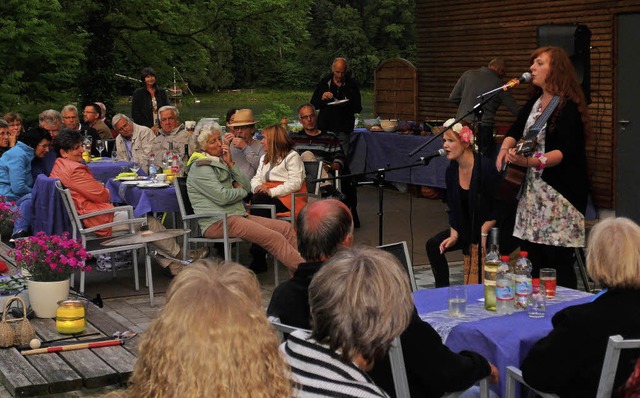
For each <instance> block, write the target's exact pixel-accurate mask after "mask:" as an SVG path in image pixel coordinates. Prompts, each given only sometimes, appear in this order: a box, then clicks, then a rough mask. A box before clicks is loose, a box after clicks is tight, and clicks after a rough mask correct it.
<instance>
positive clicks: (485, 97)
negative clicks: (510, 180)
mask: <svg viewBox="0 0 640 398" xmlns="http://www.w3.org/2000/svg"><path fill="white" fill-rule="evenodd" d="M506 89H508V87H507V88H506ZM506 89H505V86H504V85H502V86H500V87H496V88H495V89H493V90H490V91H488V92H486V93H484V94H481V95H479V96H478V99H479V100H480V102H478V103H477V104H475V105H474V106H473V108H471V109H470V110H468V111H467V112H466V113H465V114H464V115H462V117H460V118H458V119H456V120H455V121H454V122H453V123H451V124H450V125H449V127H446V128H444V129H443V130H442V131H440V132H439V133H438V134H436V135H434V136H433V137H432V138H431V139H430V140H429V141H427V142H425V143H423V144H420V145H419V146H417V147H416V148H415V149H414V150H412V151H411V152H409V154H408V156H413V155H415V154H416V153H417V152H418V151H420V150H421V149H422V148H424V147H425V146H427V145H429V144H430V143H431V142H432V141H433V140H435V139H436V138H438V137H440V136H441V135H442V134H444V133H445V132H446V131H447V130H450V129H451V128H452V127H453V126H455V125H456V123H459V122H460V121H462V120H464V118H466V117H467V116H469V115H470V114H472V113H475V120H477V122H478V140H477V145H478V148H481V145H482V135H481V134H480V128H481V127H482V115H483V114H484V110H483V108H484V106H485V105H486V104H487V103H488V102H489V101H491V100H492V99H493V97H495V96H497V95H498V94H500V92H502V91H506ZM481 159H482V155H480V156H478V188H479V189H478V198H477V200H476V201H475V205H474V207H473V211H472V212H471V239H470V241H471V242H472V244H473V240H474V238H476V239H477V241H478V264H477V267H478V282H480V280H481V279H482V248H481V245H482V236H481V234H482V226H481V225H480V226H478V228H476V227H475V223H476V215H477V213H478V204H479V203H480V202H481V199H482V160H481ZM474 167H475V165H474ZM469 272H471V270H469ZM463 279H464V278H463Z"/></svg>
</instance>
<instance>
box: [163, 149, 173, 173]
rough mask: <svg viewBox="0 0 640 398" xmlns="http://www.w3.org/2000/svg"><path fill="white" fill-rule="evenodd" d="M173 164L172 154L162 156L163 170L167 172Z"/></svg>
mask: <svg viewBox="0 0 640 398" xmlns="http://www.w3.org/2000/svg"><path fill="white" fill-rule="evenodd" d="M170 163H171V153H170V152H169V151H166V152H165V153H163V154H162V170H167V168H168V167H169V165H170Z"/></svg>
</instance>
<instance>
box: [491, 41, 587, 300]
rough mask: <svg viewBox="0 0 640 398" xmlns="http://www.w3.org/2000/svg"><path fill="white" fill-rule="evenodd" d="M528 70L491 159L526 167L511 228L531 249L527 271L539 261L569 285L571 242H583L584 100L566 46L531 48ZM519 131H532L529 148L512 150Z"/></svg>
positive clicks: (571, 278) (572, 280) (576, 244)
mask: <svg viewBox="0 0 640 398" xmlns="http://www.w3.org/2000/svg"><path fill="white" fill-rule="evenodd" d="M531 74H532V77H533V80H532V83H533V86H532V96H531V99H530V100H529V102H528V103H527V105H526V106H524V107H523V108H522V110H521V111H520V114H519V115H518V119H517V120H516V122H515V123H514V125H513V126H512V127H511V129H510V130H509V132H508V133H507V138H505V140H504V142H503V143H502V147H501V149H500V152H499V154H498V157H497V160H496V167H497V168H498V170H502V168H503V167H504V165H505V163H510V164H514V165H517V166H522V167H526V168H527V172H526V177H525V181H524V184H523V187H522V190H521V191H520V198H519V201H518V207H517V211H516V219H515V227H514V229H513V236H515V237H516V238H519V239H521V240H522V244H521V247H522V249H523V250H527V251H528V252H529V259H530V260H531V262H532V263H533V276H534V277H537V276H538V273H539V270H540V268H544V267H550V268H555V269H556V270H557V281H558V284H559V285H562V286H566V287H571V288H575V287H576V286H577V280H576V275H575V273H574V271H573V267H572V261H571V260H572V253H573V248H575V247H582V246H584V241H585V232H584V213H585V211H586V207H587V196H588V189H589V182H588V177H587V162H586V154H585V139H586V137H587V136H588V134H589V131H590V124H589V115H588V111H587V104H586V102H585V99H584V94H583V92H582V89H581V88H580V84H579V82H578V78H577V76H576V73H575V71H574V69H573V66H572V65H571V61H570V60H569V57H568V56H567V54H566V53H565V52H564V50H562V49H560V48H558V47H542V48H539V49H537V50H536V51H534V53H533V54H532V55H531ZM554 107H555V109H554ZM547 108H549V109H547ZM552 109H553V110H552ZM545 110H546V111H547V112H546V114H547V115H548V119H547V121H546V122H545V123H543V124H542V126H539V124H540V123H536V121H538V119H540V120H544V117H545V116H547V115H545ZM550 110H552V111H551V112H549V111H550ZM538 129H539V130H538ZM530 130H531V131H533V130H537V134H535V132H534V133H533V134H528V133H530ZM523 136H524V137H530V136H534V138H537V146H536V148H535V149H534V151H533V154H532V155H530V156H523V155H520V154H518V153H516V149H515V147H516V144H517V142H518V141H519V140H520V139H521V138H523Z"/></svg>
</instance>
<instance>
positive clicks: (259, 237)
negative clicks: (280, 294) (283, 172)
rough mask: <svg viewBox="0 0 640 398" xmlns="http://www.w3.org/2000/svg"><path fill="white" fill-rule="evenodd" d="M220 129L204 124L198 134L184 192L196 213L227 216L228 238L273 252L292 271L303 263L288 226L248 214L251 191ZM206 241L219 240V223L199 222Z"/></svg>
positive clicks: (220, 233)
mask: <svg viewBox="0 0 640 398" xmlns="http://www.w3.org/2000/svg"><path fill="white" fill-rule="evenodd" d="M221 134H222V128H221V127H220V125H218V124H217V123H208V124H205V125H203V126H202V127H201V128H200V130H199V132H198V133H197V143H198V148H199V151H198V152H195V153H194V154H193V155H192V156H191V158H190V159H189V161H188V163H187V168H188V176H187V192H188V194H189V200H190V201H191V206H192V207H193V211H194V213H195V214H206V213H212V212H223V213H227V226H228V229H229V237H230V238H241V239H244V240H247V241H249V242H251V243H255V244H257V245H259V246H261V247H263V248H265V249H266V250H267V251H268V252H269V253H272V254H273V255H274V256H275V257H276V258H277V259H278V260H279V261H280V262H282V263H283V264H284V265H285V266H286V267H287V268H288V269H289V270H290V271H291V272H293V271H294V270H295V269H296V268H297V267H298V264H300V263H301V262H303V260H302V257H300V254H299V253H298V249H297V247H298V246H297V239H296V233H295V231H294V229H293V228H292V227H291V224H290V223H288V222H285V221H280V220H273V219H270V218H262V217H257V216H253V215H249V214H248V213H247V210H246V209H245V207H244V204H243V201H242V199H244V198H245V197H246V196H247V195H248V194H249V192H250V190H251V184H250V182H249V180H248V179H247V177H246V176H245V175H244V174H243V173H242V172H241V171H240V170H239V169H238V167H237V166H236V165H235V163H234V162H233V159H232V157H231V151H230V150H229V145H228V144H223V143H222V135H221ZM199 224H200V229H201V230H202V231H203V235H204V236H205V237H206V238H222V237H223V225H222V220H221V219H220V218H217V217H210V218H206V219H200V220H199Z"/></svg>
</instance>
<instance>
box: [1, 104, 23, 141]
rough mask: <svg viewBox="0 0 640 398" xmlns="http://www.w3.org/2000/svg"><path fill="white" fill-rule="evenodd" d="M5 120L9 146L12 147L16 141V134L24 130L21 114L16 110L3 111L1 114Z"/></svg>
mask: <svg viewBox="0 0 640 398" xmlns="http://www.w3.org/2000/svg"><path fill="white" fill-rule="evenodd" d="M2 119H4V121H5V122H7V123H9V146H10V147H11V148H13V147H14V146H15V145H16V142H18V136H19V135H20V133H23V132H24V127H23V126H22V115H20V114H19V113H16V112H9V113H5V114H4V116H2Z"/></svg>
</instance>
